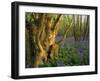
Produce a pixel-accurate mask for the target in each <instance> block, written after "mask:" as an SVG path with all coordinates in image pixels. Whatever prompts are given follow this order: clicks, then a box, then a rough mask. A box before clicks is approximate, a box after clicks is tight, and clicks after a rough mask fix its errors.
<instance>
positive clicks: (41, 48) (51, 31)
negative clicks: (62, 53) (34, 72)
mask: <svg viewBox="0 0 100 81" xmlns="http://www.w3.org/2000/svg"><path fill="white" fill-rule="evenodd" d="M60 18H61V15H58V16H57V18H56V20H55V21H54V22H52V17H48V16H47V15H46V14H39V27H37V29H36V30H35V33H34V32H33V33H34V38H33V40H34V41H35V48H37V50H36V54H35V58H34V63H33V67H38V66H39V65H40V64H42V63H45V62H48V61H49V59H53V58H55V57H56V56H57V55H58V49H59V46H58V44H57V43H56V42H55V37H56V36H57V34H58V30H59V27H58V26H57V24H58V22H59V20H60ZM33 28H34V27H33ZM33 50H34V49H33Z"/></svg>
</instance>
